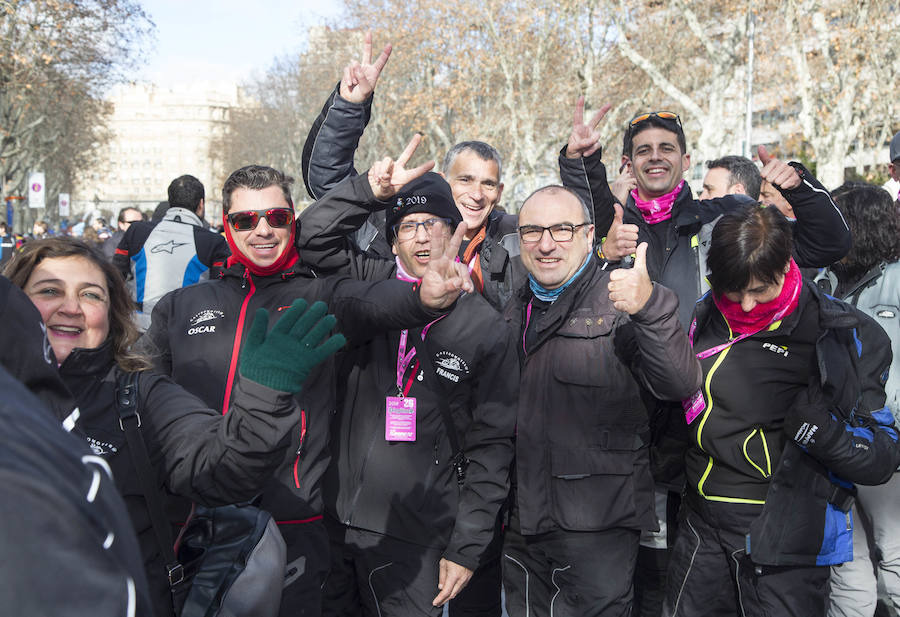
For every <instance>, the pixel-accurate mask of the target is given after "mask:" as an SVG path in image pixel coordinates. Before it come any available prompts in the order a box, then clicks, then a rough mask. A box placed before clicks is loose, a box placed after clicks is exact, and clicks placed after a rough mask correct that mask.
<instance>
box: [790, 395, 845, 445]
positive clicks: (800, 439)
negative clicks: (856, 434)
mask: <svg viewBox="0 0 900 617" xmlns="http://www.w3.org/2000/svg"><path fill="white" fill-rule="evenodd" d="M813 398H814V399H815V400H812V401H810V400H809V395H808V393H806V392H803V393H801V394H800V395H799V396H798V397H797V400H796V401H794V404H793V405H792V406H791V408H790V410H789V411H788V413H787V415H786V416H785V418H784V432H785V434H786V436H787V438H788V439H790V440H792V441H793V442H794V443H796V444H797V445H798V446H800V447H801V448H803V449H804V450H806V451H807V452H808V453H809V454H811V455H813V456H814V457H816V458H819V457H818V456H816V455H817V453H819V452H822V453H829V452H828V449H829V448H830V446H831V445H832V444H833V443H834V442H835V441H836V439H839V438H840V434H839V433H840V431H842V430H843V428H842V426H841V424H843V423H838V421H837V420H836V419H835V418H834V417H832V415H831V412H830V411H828V406H827V405H826V403H825V401H824V399H823V398H822V397H821V396H814V397H813ZM829 454H830V453H829Z"/></svg>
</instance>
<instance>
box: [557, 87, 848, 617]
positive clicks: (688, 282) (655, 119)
mask: <svg viewBox="0 0 900 617" xmlns="http://www.w3.org/2000/svg"><path fill="white" fill-rule="evenodd" d="M608 110H609V106H608V105H606V106H603V107H602V108H601V109H600V111H598V112H597V113H596V114H595V115H594V116H593V117H592V119H591V120H590V121H589V122H587V123H585V122H584V121H583V111H584V101H583V99H579V102H578V104H577V105H576V110H575V117H574V121H573V128H572V134H571V136H570V138H569V142H568V143H567V144H566V146H565V147H563V150H562V152H561V154H560V157H559V165H560V177H561V178H562V180H563V184H564V185H565V186H568V187H571V188H572V189H573V190H575V191H577V192H578V193H579V194H580V195H582V196H583V197H584V198H585V200H589V203H592V204H593V205H594V211H595V213H596V218H597V224H598V226H599V227H600V228H601V229H604V223H605V224H606V226H608V231H605V237H604V238H603V241H602V243H601V245H600V247H599V248H598V253H599V255H600V257H602V258H604V260H605V264H606V267H608V268H615V267H619V266H620V265H623V264H626V265H627V263H628V262H629V261H630V257H629V256H630V255H631V254H633V253H634V251H635V247H636V246H637V244H638V243H640V242H647V243H648V245H649V248H648V250H647V270H648V272H649V275H650V279H651V280H653V281H657V282H660V283H662V284H663V285H665V286H666V287H668V288H670V289H672V290H673V291H674V292H675V293H676V294H677V295H678V300H679V308H678V317H679V321H680V322H681V324H682V327H683V328H684V329H685V330H686V329H687V328H688V326H689V324H690V319H691V313H692V311H693V307H694V304H695V302H696V301H697V299H698V298H699V297H700V296H702V295H703V294H704V293H706V291H707V290H708V289H709V284H708V282H707V280H706V274H707V271H706V249H707V247H708V244H709V240H710V237H711V234H712V229H713V227H714V225H715V223H716V221H717V220H718V218H719V216H721V215H722V214H723V213H724V212H727V211H729V210H732V209H735V208H738V207H741V206H742V205H744V204H746V203H748V202H749V201H750V198H749V197H747V196H745V195H725V196H723V197H720V198H716V199H708V200H703V201H698V200H697V199H695V198H694V196H693V194H692V193H691V189H690V186H688V184H687V183H686V182H685V180H684V174H685V172H687V170H688V169H689V167H690V163H691V157H690V155H689V154H688V153H687V148H686V141H685V136H684V130H683V128H682V124H681V119H680V118H679V117H678V115H677V114H676V113H674V112H671V111H656V112H647V113H641V114H638V115H636V116H634V118H632V119H631V121H630V122H629V123H628V126H627V127H626V130H625V137H624V143H623V149H622V159H621V163H622V165H623V166H630V168H631V170H632V172H633V174H634V177H635V180H636V183H637V186H636V188H635V189H634V190H632V191H631V193H630V195H629V196H628V199H627V200H626V202H625V203H624V204H619V203H618V201H617V200H616V199H615V197H614V196H613V194H612V192H611V191H610V189H609V185H608V184H607V178H606V168H605V166H604V165H603V163H602V161H601V154H602V153H601V148H600V144H599V141H598V140H599V131H598V130H597V126H598V124H599V122H600V120H601V119H602V118H603V116H604V115H605V113H606V112H607V111H608ZM759 156H760V161H761V162H762V163H763V168H762V170H761V171H760V174H761V176H762V178H763V179H764V180H767V181H769V182H771V183H772V184H773V185H774V186H775V187H776V188H777V189H778V190H779V191H780V192H781V193H782V194H783V195H784V197H785V198H786V199H787V200H788V201H789V202H790V203H791V205H792V206H794V208H795V212H796V217H797V222H796V223H795V224H794V227H793V230H794V241H795V255H794V257H795V259H796V261H797V263H798V264H799V265H801V266H804V267H822V266H826V265H828V264H830V263H833V262H835V261H838V260H840V259H841V258H842V257H843V256H844V254H846V252H847V250H848V249H849V246H850V232H849V228H848V227H847V225H846V223H845V222H844V220H843V217H842V216H841V214H840V211H839V210H838V209H837V207H836V206H835V204H834V202H833V201H832V200H831V198H830V196H829V195H828V192H827V191H826V190H825V188H824V187H823V186H822V185H821V184H820V183H819V182H818V181H817V180H816V179H815V178H814V177H813V176H812V174H810V173H809V171H807V170H806V169H805V168H804V167H803V166H802V165H800V164H798V163H790V164H788V163H784V162H782V161H780V160H778V159H776V158H774V157H771V156H770V155H769V153H768V152H767V151H766V150H765V148H763V147H762V146H760V148H759ZM682 414H683V410H682V408H681V406H680V405H679V404H671V403H665V402H661V403H660V404H659V405H657V408H656V410H654V411H653V412H652V414H651V430H652V433H653V434H652V445H651V465H652V470H653V475H654V478H655V479H656V481H657V484H658V487H657V500H656V509H657V515H658V517H659V521H658V522H659V527H660V531H659V532H649V531H648V532H645V533H644V537H643V538H642V545H641V554H640V556H639V560H638V575H637V578H636V580H635V594H636V605H637V610H638V612H637V614H639V615H643V616H646V617H651V616H653V617H655V616H658V615H659V614H660V611H661V608H662V596H663V593H664V586H665V571H666V567H667V563H668V554H669V551H668V547H669V546H671V538H669V537H668V536H669V535H670V534H669V533H668V531H669V530H670V529H673V528H674V526H675V525H676V524H677V521H676V513H677V510H678V502H679V501H680V497H679V496H680V493H681V490H682V486H683V482H684V481H683V475H682V458H683V452H684V448H685V447H686V445H687V435H686V432H685V429H684V428H683V425H684V419H683V415H682ZM679 416H680V418H679Z"/></svg>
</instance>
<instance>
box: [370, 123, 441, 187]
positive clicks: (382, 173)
mask: <svg viewBox="0 0 900 617" xmlns="http://www.w3.org/2000/svg"><path fill="white" fill-rule="evenodd" d="M421 142H422V135H421V134H420V133H416V134H415V135H413V138H412V139H411V140H410V142H409V144H407V146H406V149H404V150H403V153H402V154H401V155H400V156H399V157H397V160H396V161H393V160H392V159H391V158H390V157H385V158H383V159H381V160H380V161H378V162H376V163H375V164H374V165H372V167H371V168H370V169H369V186H370V187H372V193H373V194H374V195H375V198H376V199H378V200H379V201H386V200H388V199H390V198H391V197H393V196H394V195H396V194H397V192H398V191H399V190H400V188H401V187H403V185H404V184H409V183H410V182H412V181H413V180H415V179H416V178H419V177H421V176H423V175H424V174H425V172H427V171H429V170H431V169H432V168H433V167H434V161H428V162H427V163H423V164H422V165H419V166H418V167H414V168H413V169H406V164H407V163H408V162H409V159H410V158H412V155H413V153H414V152H415V151H416V148H418V147H419V144H420V143H421Z"/></svg>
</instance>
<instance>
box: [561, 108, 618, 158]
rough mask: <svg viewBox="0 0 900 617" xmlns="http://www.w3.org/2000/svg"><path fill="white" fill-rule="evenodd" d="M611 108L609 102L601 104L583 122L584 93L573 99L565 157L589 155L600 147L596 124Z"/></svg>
mask: <svg viewBox="0 0 900 617" xmlns="http://www.w3.org/2000/svg"><path fill="white" fill-rule="evenodd" d="M610 109H612V105H610V104H609V103H607V104H605V105H603V106H602V107H601V108H600V109H599V111H597V113H595V114H594V116H593V117H592V118H591V120H590V122H588V123H587V124H585V123H584V95H581V96H579V97H578V100H577V101H575V113H574V114H573V116H572V133H571V134H570V135H569V143H568V144H566V158H570V159H577V158H580V157H582V156H590V155H592V154H593V153H594V152H596V151H597V150H599V149H600V131H598V130H597V125H598V124H600V121H601V120H602V119H603V116H605V115H606V113H607V112H608V111H609V110H610Z"/></svg>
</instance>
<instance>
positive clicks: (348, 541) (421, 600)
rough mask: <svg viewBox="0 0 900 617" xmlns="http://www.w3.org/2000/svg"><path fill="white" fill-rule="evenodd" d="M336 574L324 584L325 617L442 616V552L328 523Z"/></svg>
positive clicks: (332, 561)
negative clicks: (438, 604)
mask: <svg viewBox="0 0 900 617" xmlns="http://www.w3.org/2000/svg"><path fill="white" fill-rule="evenodd" d="M325 521H326V528H327V529H328V537H329V542H330V546H331V571H330V572H329V573H328V578H327V580H326V581H325V587H324V590H323V601H322V615H323V616H325V617H336V616H338V615H341V616H346V617H351V616H352V617H359V616H360V615H363V616H365V617H403V616H418V615H427V616H429V617H440V615H441V614H442V612H443V608H442V607H435V606H432V605H431V602H432V600H434V598H435V596H437V595H438V593H439V590H438V588H437V584H438V574H439V572H438V568H439V561H440V559H441V551H439V550H438V549H434V548H427V547H424V546H419V545H417V544H411V543H409V542H404V541H402V540H398V539H396V538H391V537H390V536H386V535H384V534H380V533H375V532H372V531H366V530H364V529H357V528H355V527H347V526H346V525H343V524H341V523H339V522H337V521H334V520H332V519H330V518H328V517H326V519H325Z"/></svg>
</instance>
